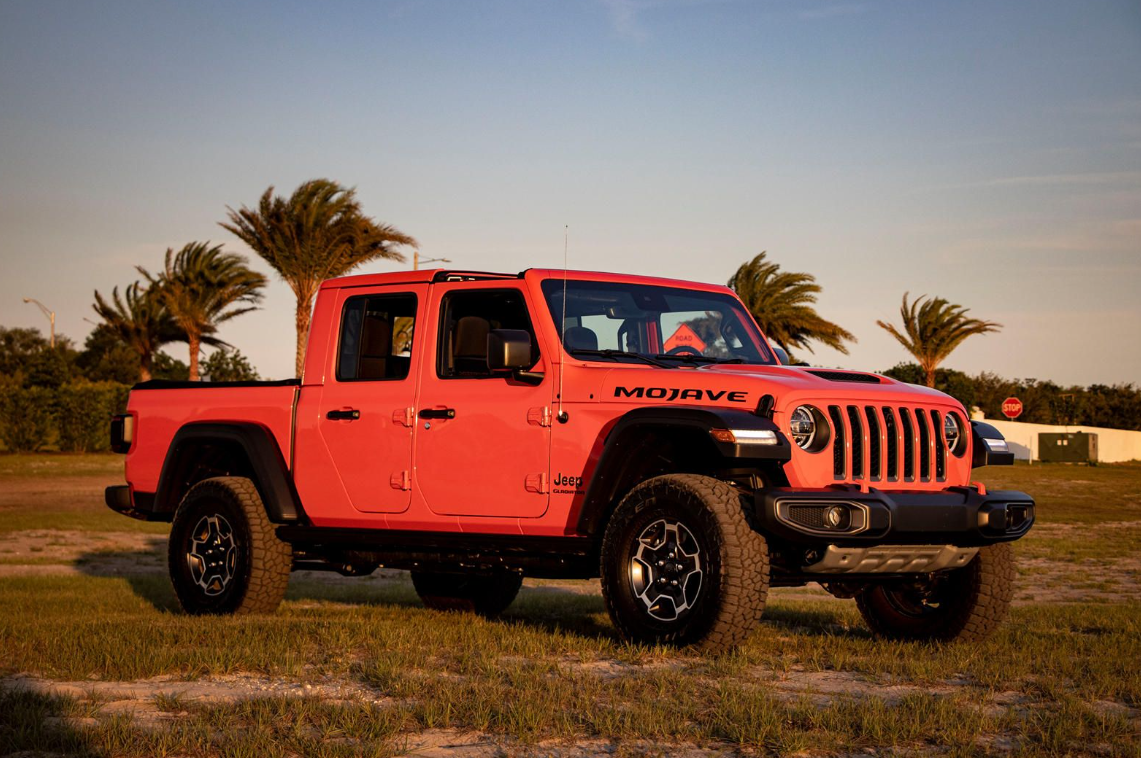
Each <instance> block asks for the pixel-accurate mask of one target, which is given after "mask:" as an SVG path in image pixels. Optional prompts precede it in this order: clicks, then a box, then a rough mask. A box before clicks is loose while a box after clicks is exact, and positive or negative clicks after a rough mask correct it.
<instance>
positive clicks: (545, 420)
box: [527, 406, 551, 426]
mask: <svg viewBox="0 0 1141 758" xmlns="http://www.w3.org/2000/svg"><path fill="white" fill-rule="evenodd" d="M527 423H528V424H535V425H537V426H550V425H551V409H550V408H548V407H546V406H544V407H542V408H528V409H527Z"/></svg>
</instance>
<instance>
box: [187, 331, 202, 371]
mask: <svg viewBox="0 0 1141 758" xmlns="http://www.w3.org/2000/svg"><path fill="white" fill-rule="evenodd" d="M186 342H187V343H188V344H189V345H190V381H192V382H196V381H198V352H199V351H200V350H201V349H202V343H201V338H200V337H199V336H198V335H197V334H192V333H190V332H187V334H186Z"/></svg>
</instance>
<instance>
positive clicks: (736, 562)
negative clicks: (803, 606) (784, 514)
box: [601, 474, 769, 653]
mask: <svg viewBox="0 0 1141 758" xmlns="http://www.w3.org/2000/svg"><path fill="white" fill-rule="evenodd" d="M747 513H748V511H747V503H746V502H745V501H744V499H743V497H742V495H741V494H740V493H739V492H738V491H737V490H736V489H734V488H733V487H731V486H730V485H728V484H726V483H725V482H722V481H720V480H717V479H713V478H712V477H708V476H699V475H696V474H669V475H666V476H658V477H654V478H653V479H647V480H646V481H644V482H642V483H641V484H639V485H638V486H637V487H635V488H634V489H633V490H631V491H630V492H629V494H627V495H626V497H624V498H623V499H622V502H621V503H619V505H618V508H617V509H616V510H615V511H614V514H613V515H612V516H611V518H610V520H609V522H608V523H607V526H606V532H605V534H604V536H603V540H602V565H601V574H602V596H603V599H604V600H605V602H606V608H607V610H608V611H609V613H610V618H611V620H612V621H613V622H614V626H615V627H616V628H617V629H618V632H619V634H621V635H622V637H624V638H625V639H627V640H630V641H632V642H640V643H646V644H663V645H671V646H674V647H684V646H693V647H694V648H696V649H699V650H702V651H704V652H712V653H716V652H722V651H726V650H730V649H732V648H734V647H736V646H737V645H739V644H740V643H741V642H743V641H744V640H745V638H746V637H748V636H749V633H750V632H752V631H753V630H754V629H755V628H756V626H757V624H758V623H759V622H760V619H761V614H762V613H763V612H764V608H765V600H766V598H767V596H768V590H769V555H768V546H767V544H766V542H765V538H764V537H763V536H762V535H761V534H759V533H758V532H757V531H756V530H755V529H753V527H752V526H751V525H750V522H749V519H748V516H747ZM662 519H666V520H667V521H669V522H672V521H676V522H677V523H680V524H682V525H683V526H685V527H686V529H687V530H688V531H689V532H690V533H691V536H692V537H694V538H695V540H696V542H697V543H698V545H699V546H700V547H701V550H703V551H704V554H705V556H706V559H707V560H705V561H704V562H703V563H702V564H701V565H702V570H703V572H704V573H703V575H702V577H701V578H702V582H703V584H702V585H701V589H700V592H699V594H698V595H697V597H696V599H695V600H694V602H693V604H692V606H691V607H690V608H689V609H687V610H686V611H684V614H679V615H678V617H677V618H676V620H668V621H663V620H661V619H659V618H655V617H654V616H653V615H652V614H651V611H650V610H649V607H648V603H646V602H643V600H642V599H641V598H640V597H639V596H638V595H637V594H636V593H637V591H636V590H635V588H634V580H633V579H632V573H631V572H632V571H633V570H634V569H633V566H632V564H633V560H634V554H635V553H636V552H637V550H638V544H639V539H640V537H641V536H642V535H644V534H645V530H646V529H647V528H651V527H652V525H654V524H655V523H656V522H658V521H659V520H662ZM674 605H675V609H676V603H675V604H674Z"/></svg>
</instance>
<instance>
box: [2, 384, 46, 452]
mask: <svg viewBox="0 0 1141 758" xmlns="http://www.w3.org/2000/svg"><path fill="white" fill-rule="evenodd" d="M54 396H55V393H54V392H53V391H52V390H50V389H47V388H46V387H27V388H24V387H15V386H12V385H6V386H4V387H3V388H2V389H0V440H3V441H4V447H5V448H7V449H8V452H11V453H30V452H35V451H36V450H39V449H40V448H41V447H43V446H44V445H45V444H47V441H48V437H49V435H50V434H51V431H52V426H53V421H54V418H53V416H54V410H55V402H54V401H55V397H54Z"/></svg>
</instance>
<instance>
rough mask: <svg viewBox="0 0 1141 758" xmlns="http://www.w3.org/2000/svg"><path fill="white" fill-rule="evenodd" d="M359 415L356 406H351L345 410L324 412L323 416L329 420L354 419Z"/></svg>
mask: <svg viewBox="0 0 1141 758" xmlns="http://www.w3.org/2000/svg"><path fill="white" fill-rule="evenodd" d="M360 417H361V412H360V411H358V410H357V409H356V408H351V409H349V410H347V411H329V412H328V413H326V414H325V418H327V419H329V420H330V421H356V420H357V419H358V418H360Z"/></svg>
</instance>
